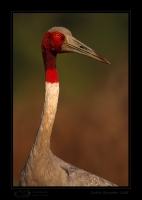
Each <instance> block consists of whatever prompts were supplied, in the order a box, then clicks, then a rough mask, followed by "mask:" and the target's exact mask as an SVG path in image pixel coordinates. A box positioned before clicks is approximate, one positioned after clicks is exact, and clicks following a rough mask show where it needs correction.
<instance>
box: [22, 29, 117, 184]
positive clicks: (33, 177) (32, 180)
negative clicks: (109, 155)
mask: <svg viewBox="0 0 142 200" xmlns="http://www.w3.org/2000/svg"><path fill="white" fill-rule="evenodd" d="M65 52H76V53H79V54H83V55H86V56H89V57H91V58H94V59H97V60H99V61H101V62H103V63H106V64H109V62H108V61H107V60H106V59H105V58H103V57H102V56H101V55H100V54H98V53H97V52H95V51H94V50H93V49H91V48H90V47H88V46H86V45H85V44H83V43H82V42H80V41H79V40H77V39H76V38H74V37H73V36H72V34H71V32H70V31H69V30H68V29H66V28H64V27H53V28H51V29H50V30H49V31H47V32H46V33H45V35H44V36H43V39H42V57H43V61H44V66H45V102H44V107H43V111H42V116H41V122H40V125H39V128H38V131H37V134H36V138H35V141H34V144H33V146H32V149H31V152H30V154H29V157H28V159H27V161H26V164H25V166H24V168H23V171H22V174H21V178H20V182H19V186H116V185H115V184H113V183H111V182H109V181H107V180H105V179H103V178H100V177H99V176H96V175H94V174H91V173H89V172H87V171H84V170H82V169H79V168H78V167H75V166H74V165H71V164H69V163H67V162H65V161H63V160H61V159H60V158H58V157H57V156H55V155H54V154H53V153H52V151H51V149H50V137H51V132H52V127H53V123H54V119H55V114H56V109H57V104H58V96H59V79H58V72H57V68H56V55H57V54H58V53H65Z"/></svg>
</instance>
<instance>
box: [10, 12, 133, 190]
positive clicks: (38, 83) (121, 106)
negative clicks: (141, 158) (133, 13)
mask: <svg viewBox="0 0 142 200" xmlns="http://www.w3.org/2000/svg"><path fill="white" fill-rule="evenodd" d="M53 26H63V27H66V28H68V29H69V30H70V31H71V33H72V34H73V36H74V37H75V38H77V39H78V40H80V41H81V42H83V43H84V44H86V45H88V46H89V47H91V48H92V49H94V50H95V51H97V52H98V53H100V54H101V55H102V56H104V57H105V58H106V59H107V60H108V61H109V62H110V63H111V64H110V65H106V64H104V63H101V62H98V61H96V60H93V59H91V58H88V57H86V56H83V55H79V54H73V53H70V54H60V55H58V56H57V64H56V65H57V69H58V73H59V80H60V96H59V102H58V109H57V114H56V118H55V122H54V126H53V131H52V137H51V150H52V152H53V153H54V154H55V155H57V156H58V157H60V158H61V159H63V160H65V161H66V162H69V163H71V164H73V165H75V166H77V167H79V168H82V169H84V170H86V171H89V172H91V173H93V174H96V175H98V176H100V177H102V178H105V179H107V180H109V181H111V182H113V183H115V184H117V185H119V186H128V172H129V171H128V14H127V13H14V14H13V186H17V185H18V182H19V178H20V175H21V171H22V168H23V166H24V164H25V162H26V159H27V157H28V155H29V153H30V150H31V147H32V144H33V142H34V139H35V135H36V132H37V128H38V126H39V122H40V117H41V113H42V108H43V103H44V92H45V90H44V84H45V83H44V80H45V78H44V65H43V60H42V55H41V40H42V37H43V35H44V33H45V32H46V31H48V30H49V29H50V28H51V27H53Z"/></svg>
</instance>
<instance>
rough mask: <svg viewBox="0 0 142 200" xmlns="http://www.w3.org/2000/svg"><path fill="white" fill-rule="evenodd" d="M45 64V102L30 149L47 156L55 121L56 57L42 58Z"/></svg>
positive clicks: (50, 55)
mask: <svg viewBox="0 0 142 200" xmlns="http://www.w3.org/2000/svg"><path fill="white" fill-rule="evenodd" d="M43 59H44V64H45V102H44V107H43V111H42V116H41V123H40V126H39V130H38V133H37V136H36V140H35V143H34V146H33V149H32V153H34V154H36V156H37V155H38V154H40V156H41V154H42V156H43V155H48V153H49V151H50V136H51V132H52V127H53V123H54V119H55V114H56V109H57V104H58V96H59V81H58V73H57V70H56V63H55V62H56V56H55V55H53V54H50V53H49V52H48V55H46V57H45V58H44V57H43Z"/></svg>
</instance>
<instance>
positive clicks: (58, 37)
mask: <svg viewBox="0 0 142 200" xmlns="http://www.w3.org/2000/svg"><path fill="white" fill-rule="evenodd" d="M64 38H65V36H64V34H62V33H59V32H46V33H45V35H44V37H43V39H42V57H43V60H44V65H45V80H46V82H50V83H57V82H59V80H58V73H57V70H56V55H57V53H61V46H62V44H63V43H64Z"/></svg>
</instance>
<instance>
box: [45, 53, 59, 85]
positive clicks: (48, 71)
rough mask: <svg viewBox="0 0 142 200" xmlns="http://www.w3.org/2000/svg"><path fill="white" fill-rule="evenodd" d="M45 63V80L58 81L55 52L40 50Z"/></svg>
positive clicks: (49, 81)
mask: <svg viewBox="0 0 142 200" xmlns="http://www.w3.org/2000/svg"><path fill="white" fill-rule="evenodd" d="M42 55H43V60H44V65H45V81H46V82H48V83H58V82H59V79H58V72H57V69H56V54H54V53H52V52H50V51H48V50H45V51H43V52H42Z"/></svg>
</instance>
